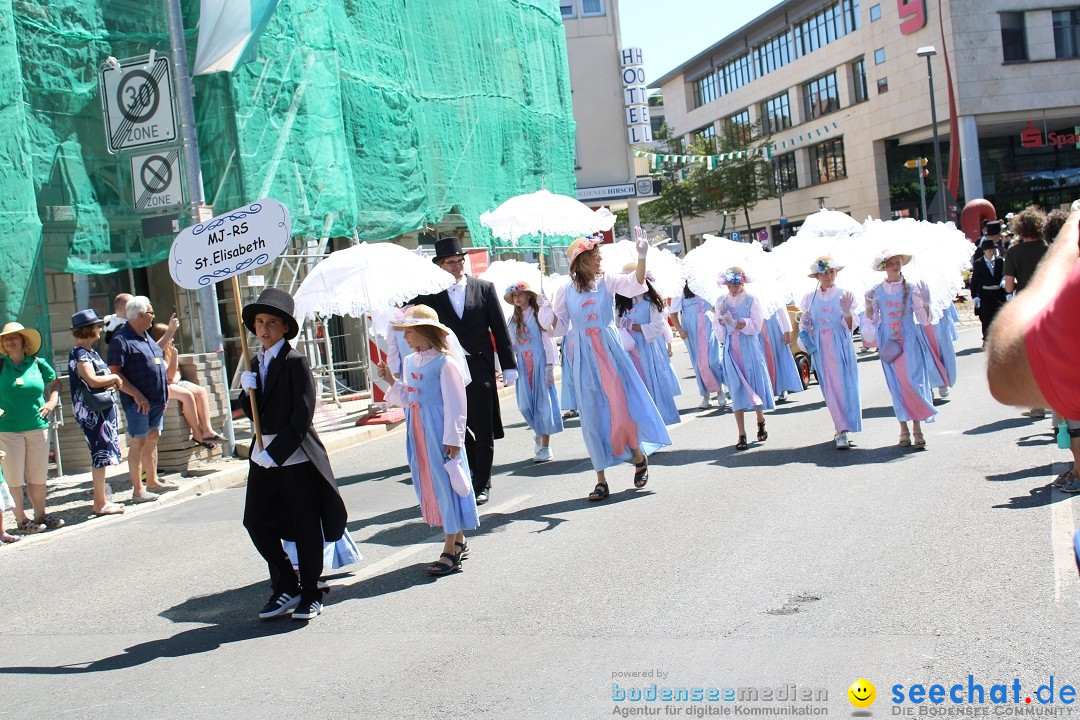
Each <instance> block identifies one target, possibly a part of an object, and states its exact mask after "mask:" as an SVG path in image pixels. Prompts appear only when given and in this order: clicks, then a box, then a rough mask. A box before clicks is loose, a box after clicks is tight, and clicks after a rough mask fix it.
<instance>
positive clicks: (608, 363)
mask: <svg viewBox="0 0 1080 720" xmlns="http://www.w3.org/2000/svg"><path fill="white" fill-rule="evenodd" d="M634 230H635V233H636V234H637V236H638V241H637V252H638V263H637V270H636V272H634V273H629V274H627V273H622V274H619V275H605V274H604V273H603V272H601V270H600V252H599V250H598V247H597V246H598V245H599V243H600V239H599V238H578V239H576V240H574V242H572V243H571V244H570V247H569V248H567V251H566V254H567V258H568V259H569V261H570V284H568V285H566V286H565V287H562V288H560V289H559V292H558V294H556V296H555V302H554V303H553V307H552V312H553V313H554V314H555V316H556V317H557V318H558V324H557V325H556V326H555V332H556V333H558V334H565V335H566V337H567V340H568V341H569V342H570V343H571V344H572V345H571V346H572V348H573V351H572V352H571V353H570V354H569V356H568V359H567V365H566V369H567V372H568V374H569V376H570V379H571V381H572V382H573V385H574V388H575V390H576V395H577V404H578V412H579V413H580V418H581V432H582V435H583V436H584V439H585V447H586V449H587V450H588V452H589V459H590V460H591V461H592V466H593V469H594V470H596V487H595V488H594V489H593V491H592V492H591V493H590V494H589V500H593V501H599V500H603V499H604V498H606V497H607V496H608V495H609V494H610V493H609V490H608V483H607V477H606V475H605V472H604V471H605V470H606V469H607V468H609V467H611V466H613V465H617V464H619V463H621V462H625V461H626V460H631V459H632V460H633V462H634V470H635V472H634V487H637V488H642V487H645V484H646V483H647V482H648V481H649V460H648V455H649V454H651V453H652V452H654V451H655V450H658V449H660V448H662V447H664V446H666V445H670V444H671V438H670V437H669V436H668V432H667V428H666V427H665V426H664V421H663V419H662V418H661V417H660V413H659V412H657V410H656V405H655V404H654V403H653V401H652V398H651V397H649V391H648V390H646V389H645V384H644V383H643V382H641V377H640V376H639V375H638V373H637V370H636V369H635V368H634V364H633V362H632V361H631V360H630V356H629V355H628V354H627V352H626V350H624V349H623V346H622V342H621V341H620V340H619V335H618V333H617V332H616V328H615V294H616V293H619V294H621V295H627V296H630V295H634V294H635V293H638V292H643V291H644V290H645V254H646V252H647V251H648V249H649V241H648V240H647V239H645V237H644V235H643V233H641V230H640V228H635V229H634Z"/></svg>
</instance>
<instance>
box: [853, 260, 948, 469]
mask: <svg viewBox="0 0 1080 720" xmlns="http://www.w3.org/2000/svg"><path fill="white" fill-rule="evenodd" d="M909 262H911V255H905V254H903V253H899V252H895V251H893V250H885V251H884V252H882V253H880V254H879V255H878V256H877V257H876V258H875V259H874V261H873V263H872V265H871V267H872V268H873V269H874V270H879V271H880V270H884V271H885V280H884V281H883V282H881V283H879V284H878V285H876V286H875V287H873V288H871V289H870V290H868V291H867V293H866V323H865V326H864V333H865V334H868V335H873V336H875V337H876V338H877V346H878V357H879V358H880V359H881V369H882V370H883V371H884V372H885V384H886V385H888V387H889V394H890V395H892V402H893V411H894V412H895V413H896V419H897V420H898V421H899V422H900V440H899V443H898V444H899V445H900V447H910V446H912V445H914V446H915V447H917V448H922V447H926V438H925V436H924V435H923V431H922V424H921V423H924V422H932V421H933V419H934V416H935V415H937V410H935V409H934V401H933V388H935V387H941V386H942V385H944V384H945V380H943V379H942V378H941V376H940V375H939V374H938V371H937V368H936V367H935V364H934V359H933V357H932V355H931V352H930V347H929V346H928V345H927V342H926V334H925V333H924V332H923V330H922V328H921V327H919V325H920V324H921V322H923V321H924V320H925V317H926V307H925V304H924V296H923V292H922V284H921V283H914V284H913V283H909V282H908V281H907V278H905V277H904V274H903V272H902V270H903V267H904V265H907V264H908V263H909ZM917 317H918V318H919V320H916V318H917ZM909 422H910V423H912V429H911V431H910V432H909V431H908V423H909Z"/></svg>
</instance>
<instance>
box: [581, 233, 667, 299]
mask: <svg viewBox="0 0 1080 720" xmlns="http://www.w3.org/2000/svg"><path fill="white" fill-rule="evenodd" d="M637 259H638V257H637V247H636V246H635V245H634V243H633V242H631V241H630V240H620V241H619V242H617V243H604V244H603V245H600V260H601V265H600V267H601V269H602V270H603V271H604V272H605V273H607V274H608V275H618V274H619V273H621V272H622V271H623V268H624V267H625V266H626V265H627V264H629V263H635V264H636V263H637ZM645 269H646V271H647V272H648V273H649V274H650V275H651V276H652V277H653V278H654V279H653V280H652V284H653V287H654V288H656V292H658V293H660V294H661V295H662V296H664V297H666V298H669V297H674V296H675V295H681V294H682V289H683V278H682V266H681V263H680V262H679V258H678V257H677V256H676V255H675V253H673V252H671V251H670V250H664V249H661V248H658V247H656V246H655V245H651V246H649V252H648V254H647V255H646V256H645Z"/></svg>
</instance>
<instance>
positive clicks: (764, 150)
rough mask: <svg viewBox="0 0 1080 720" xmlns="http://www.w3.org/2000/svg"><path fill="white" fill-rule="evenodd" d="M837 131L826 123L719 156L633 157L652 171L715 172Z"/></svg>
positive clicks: (637, 152)
mask: <svg viewBox="0 0 1080 720" xmlns="http://www.w3.org/2000/svg"><path fill="white" fill-rule="evenodd" d="M837 129H838V128H837V125H836V123H835V122H832V123H827V124H825V125H822V126H821V127H819V128H812V129H810V130H806V131H804V132H802V133H799V134H798V135H794V136H792V137H790V138H788V139H786V140H781V141H779V142H776V141H773V142H772V143H771V144H770V145H760V146H758V147H751V148H747V149H746V150H739V151H737V152H729V153H720V154H719V155H670V154H663V153H651V152H646V151H645V150H635V151H634V156H635V157H643V158H648V159H649V166H650V167H651V168H652V169H653V170H655V169H656V168H657V166H658V165H660V164H662V163H683V164H703V165H704V166H705V167H706V168H708V169H709V170H715V169H716V168H717V166H718V165H720V164H721V163H725V162H730V161H732V160H741V159H743V158H744V157H753V156H754V155H758V154H762V155H764V156H765V159H767V160H771V159H772V157H773V155H774V153H775V152H776V151H777V150H786V149H788V148H794V147H795V146H796V145H802V144H805V143H806V142H809V141H811V140H815V139H817V138H819V137H825V136H826V135H828V134H829V133H831V132H833V131H834V130H837Z"/></svg>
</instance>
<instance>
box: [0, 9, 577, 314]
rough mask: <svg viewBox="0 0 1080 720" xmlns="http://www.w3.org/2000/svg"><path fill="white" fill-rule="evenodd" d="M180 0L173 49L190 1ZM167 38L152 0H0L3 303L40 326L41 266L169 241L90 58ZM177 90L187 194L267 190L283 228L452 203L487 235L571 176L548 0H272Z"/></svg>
mask: <svg viewBox="0 0 1080 720" xmlns="http://www.w3.org/2000/svg"><path fill="white" fill-rule="evenodd" d="M183 7H184V22H185V26H186V27H188V28H191V29H190V30H189V31H188V33H187V45H188V48H189V59H190V57H191V56H193V54H194V48H195V45H196V38H197V29H196V28H197V24H198V15H199V8H198V2H197V0H184V5H183ZM168 48H169V41H168V35H167V24H166V18H165V8H164V3H163V2H151V3H146V2H136V1H135V0H0V62H3V67H5V68H9V69H15V71H9V72H7V73H5V74H4V75H3V76H2V77H0V153H2V155H0V162H3V163H4V166H5V167H8V168H10V169H11V171H10V172H8V173H5V175H4V176H3V177H2V178H0V223H2V227H0V243H2V244H3V246H2V247H0V281H2V283H3V288H2V290H3V292H2V293H0V315H2V318H3V319H11V318H15V317H18V318H20V319H22V321H23V322H24V324H27V319H30V320H31V321H34V320H36V321H37V326H38V327H40V328H43V329H44V325H43V323H44V322H47V303H42V302H40V301H41V300H43V297H41V296H42V293H40V292H39V293H37V295H38V297H37V299H36V300H35V298H34V293H35V292H37V291H36V289H35V288H40V287H43V286H44V282H43V278H44V275H43V273H44V270H45V269H48V270H53V271H58V272H71V273H109V272H115V271H117V270H123V269H127V268H132V267H143V266H147V265H151V264H154V263H157V262H160V261H161V260H163V259H165V258H166V256H167V254H168V249H169V244H170V243H171V239H172V238H171V237H170V236H164V237H160V236H159V237H146V236H144V234H143V228H142V219H143V215H140V214H139V213H137V212H136V211H135V210H134V208H133V200H132V185H131V183H132V178H131V169H130V160H129V157H128V156H127V155H123V154H121V155H111V154H109V153H108V152H107V150H106V147H105V131H104V129H103V119H102V110H101V100H100V97H99V92H98V74H99V70H100V67H101V65H102V62H103V61H104V60H105V58H106V57H108V56H109V55H112V56H115V57H117V58H125V57H136V56H140V55H145V54H147V53H148V52H149V51H150V50H151V49H154V50H156V51H157V52H158V54H164V53H165V52H166V51H167V50H168ZM195 88H196V124H197V127H198V134H199V144H200V150H201V156H202V163H201V164H202V174H203V187H204V190H205V195H206V198H207V202H209V203H212V204H213V205H214V207H215V208H216V209H217V211H224V210H227V209H231V208H234V207H239V206H241V205H243V204H245V203H248V202H252V201H254V200H257V199H260V198H262V197H273V198H276V199H278V200H280V201H282V202H283V203H285V204H286V205H287V206H288V207H289V208H290V210H291V212H292V215H293V222H294V233H295V234H298V235H307V236H314V237H318V236H324V235H327V234H328V235H331V236H348V235H353V234H354V233H355V234H356V235H357V236H358V237H360V238H361V239H366V240H379V239H386V238H392V237H395V236H398V235H401V234H403V233H406V232H410V231H413V230H416V229H419V228H422V227H424V226H425V225H430V224H434V223H437V222H439V221H440V220H441V219H442V218H444V217H445V216H446V215H447V214H456V215H459V216H460V217H461V219H462V221H463V223H464V224H465V225H466V226H467V227H468V229H469V231H470V234H471V236H472V240H473V244H474V245H478V246H489V247H490V246H493V245H494V244H495V242H496V241H494V240H493V239H492V237H491V235H490V233H488V232H487V230H486V229H485V228H483V227H482V226H481V225H480V223H479V219H478V218H479V216H480V214H481V213H483V212H485V211H486V210H490V209H493V208H494V207H496V206H497V205H498V204H499V203H501V202H502V201H504V200H506V199H507V198H509V197H511V196H513V195H516V194H519V193H524V192H532V191H534V190H537V189H539V188H540V187H541V186H542V185H543V186H546V187H547V188H548V189H549V190H551V191H553V192H561V193H567V194H573V192H574V187H575V181H574V170H573V166H574V163H573V154H574V153H573V138H574V124H573V115H572V108H571V103H570V86H569V73H568V69H567V59H566V44H565V40H564V30H563V25H562V20H561V16H560V12H559V5H558V3H557V2H556V1H555V0H455V1H454V2H453V3H448V2H447V1H446V0H282V1H281V3H280V4H279V6H278V9H277V11H276V13H275V15H274V17H273V19H272V20H271V21H270V23H269V25H268V26H267V28H266V31H265V32H264V34H263V35H262V36H261V38H260V40H259V42H258V46H257V51H256V53H255V57H254V59H253V60H252V61H251V62H249V63H247V64H245V65H243V66H241V67H240V68H238V69H237V71H236V72H235V73H232V74H224V73H221V74H217V75H212V76H204V77H199V78H196V81H195ZM179 214H180V215H181V222H182V224H183V223H184V222H185V221H184V220H183V216H184V212H183V211H182V210H181V211H180V212H179ZM39 305H40V307H38V310H37V311H36V312H35V310H34V307H35V306H39ZM41 313H45V317H44V318H43V317H41ZM35 314H37V317H36V318H35V317H33V315H35Z"/></svg>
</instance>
